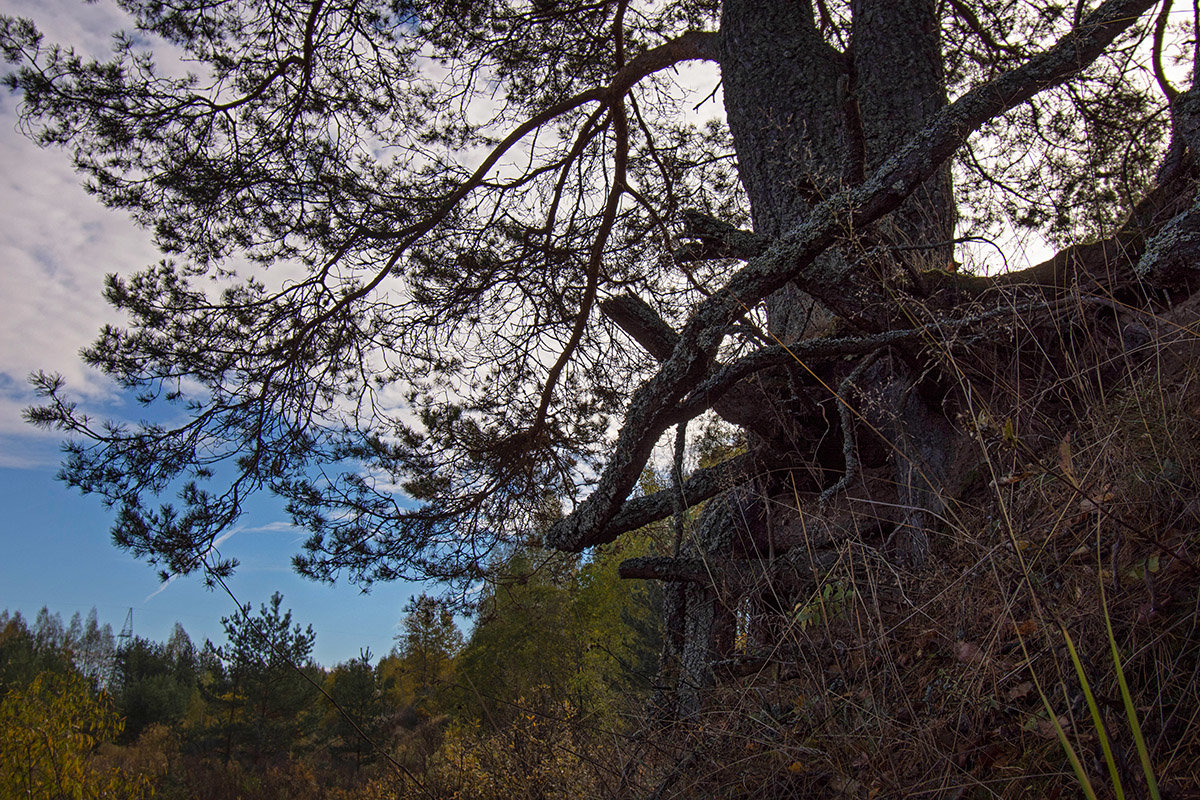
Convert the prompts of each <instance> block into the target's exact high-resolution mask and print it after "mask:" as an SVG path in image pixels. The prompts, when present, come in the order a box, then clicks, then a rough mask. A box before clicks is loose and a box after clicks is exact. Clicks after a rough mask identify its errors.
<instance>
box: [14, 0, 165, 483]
mask: <svg viewBox="0 0 1200 800" xmlns="http://www.w3.org/2000/svg"><path fill="white" fill-rule="evenodd" d="M0 11H3V13H7V14H15V15H17V16H28V17H32V18H33V19H34V20H35V22H36V23H37V25H38V27H39V29H40V30H41V31H42V32H43V33H44V34H45V36H46V41H47V42H63V43H70V44H72V45H74V46H75V47H76V49H77V50H78V51H80V52H82V53H88V54H94V55H102V54H104V53H105V52H107V51H108V49H109V46H110V43H111V38H110V37H111V33H112V31H114V30H116V29H117V28H119V27H121V26H122V25H123V24H125V22H124V17H123V15H122V14H121V12H120V11H119V10H118V9H116V8H115V7H114V6H113V5H112V4H111V3H99V4H84V3H46V2H44V0H0ZM16 106H17V98H16V97H15V96H13V95H11V94H5V95H4V96H3V97H0V163H3V164H4V170H3V173H2V174H0V209H3V212H2V216H0V220H2V221H0V465H3V466H16V467H34V466H44V465H45V464H46V463H47V461H53V460H54V457H55V448H54V447H52V446H50V443H49V441H48V440H49V439H55V440H56V439H57V438H59V437H58V436H57V435H54V434H49V433H39V432H37V431H35V430H33V429H32V428H31V427H30V426H28V425H26V424H25V423H24V422H22V421H21V419H20V410H21V409H22V408H24V407H25V406H27V405H29V404H30V403H31V402H33V401H34V399H35V398H34V395H33V392H32V390H31V389H30V387H29V386H28V384H27V382H26V379H27V376H28V375H29V374H30V373H32V372H34V371H36V370H46V371H48V372H58V373H61V374H62V375H63V376H64V377H65V378H66V379H67V381H68V386H69V388H70V390H71V392H72V394H73V395H75V396H76V397H83V398H87V399H90V400H93V401H94V400H97V399H105V400H111V399H113V398H114V397H115V396H116V393H115V390H114V387H113V385H112V384H111V382H110V381H108V380H107V379H105V378H104V377H103V376H101V375H100V374H98V373H97V372H95V371H94V370H90V369H88V368H87V367H86V366H84V364H83V363H82V361H81V360H80V358H79V350H80V349H81V348H83V347H85V346H87V345H88V344H90V343H91V341H92V340H93V339H94V338H95V336H96V332H97V330H98V329H99V328H100V326H101V325H102V324H103V323H104V322H105V321H112V320H113V319H114V317H115V314H114V312H113V311H112V309H110V308H109V307H108V306H107V304H106V303H105V302H104V300H103V298H102V297H101V290H102V287H103V280H104V275H105V273H107V272H114V271H128V270H130V269H136V268H139V267H142V266H145V265H146V264H149V263H153V262H154V261H156V260H157V259H158V257H159V256H158V254H157V251H156V250H155V248H154V247H153V245H152V244H151V242H150V237H149V236H148V235H147V234H146V233H145V232H144V231H142V230H140V229H138V228H137V227H136V226H134V225H133V224H132V222H130V221H129V219H128V218H127V217H126V216H125V215H123V214H121V213H118V212H114V211H111V210H108V209H105V208H103V207H102V206H101V205H100V204H99V203H98V202H97V201H96V200H95V198H93V197H90V196H89V195H87V194H86V193H85V192H84V191H83V189H82V187H81V186H80V178H79V176H78V175H76V174H75V173H74V171H73V170H72V168H71V163H70V156H69V154H68V153H66V152H64V151H61V150H58V149H46V150H43V149H40V148H38V147H36V146H35V145H34V144H33V143H32V142H30V141H29V140H28V139H26V138H25V137H24V136H23V135H22V134H21V133H20V132H19V131H18V129H17V116H16Z"/></svg>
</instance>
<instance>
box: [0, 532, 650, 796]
mask: <svg viewBox="0 0 1200 800" xmlns="http://www.w3.org/2000/svg"><path fill="white" fill-rule="evenodd" d="M648 543H649V542H648V541H647V539H645V538H644V539H643V541H642V542H641V545H642V546H646V545H647V544H648ZM624 557H625V554H624V552H623V550H622V549H620V548H616V547H613V548H608V549H606V550H604V551H603V552H601V553H598V554H597V556H596V557H595V558H593V559H591V560H589V561H587V562H583V561H581V560H580V559H579V558H577V557H571V556H565V555H563V554H559V553H549V552H546V551H542V550H540V549H538V548H535V547H529V548H523V549H522V550H521V551H519V552H515V553H514V554H513V555H512V557H511V558H509V559H508V560H507V562H506V564H505V565H504V566H503V569H502V572H501V577H500V579H499V580H498V581H497V582H495V583H493V584H490V585H489V588H488V589H487V590H486V591H485V592H484V596H483V597H482V598H481V602H480V604H479V607H478V611H477V614H476V615H475V617H474V619H473V624H472V625H471V628H470V632H469V634H467V635H466V636H465V637H464V635H463V633H462V631H461V630H460V628H459V627H458V625H457V624H456V622H455V618H454V615H453V613H452V611H451V609H450V607H449V606H448V605H447V604H446V603H444V602H443V601H441V600H439V599H437V598H434V597H431V596H429V595H420V596H418V597H415V598H414V599H413V600H412V602H410V604H409V605H408V607H407V608H406V609H405V614H404V616H403V618H402V620H401V621H400V625H399V629H400V633H399V634H398V635H397V636H396V645H395V647H394V648H393V650H392V651H391V652H390V653H388V654H386V655H384V656H383V657H382V658H378V659H376V658H375V657H374V656H373V655H372V654H371V653H370V652H369V651H367V652H361V653H360V654H359V656H358V657H357V658H352V659H349V660H347V661H344V662H342V663H340V664H337V665H335V666H332V667H325V666H322V665H319V664H316V663H315V662H313V661H312V660H311V658H310V654H311V652H312V647H313V644H314V641H315V634H314V633H313V631H312V628H311V627H305V626H303V623H302V621H295V620H293V619H292V616H291V612H290V611H289V610H287V609H286V607H285V603H284V599H283V597H282V596H281V595H280V594H278V593H276V594H274V595H273V596H272V597H271V598H270V599H269V600H268V601H267V602H266V603H263V604H262V605H260V606H259V608H258V609H256V610H255V609H252V608H251V607H250V606H249V605H247V606H246V607H244V608H243V609H242V611H241V613H235V614H233V615H231V616H229V617H225V618H223V619H222V624H223V626H224V628H225V641H224V642H221V643H213V642H211V641H205V642H203V643H202V644H197V643H194V642H193V641H192V640H191V639H190V638H189V636H188V635H187V633H186V632H185V631H184V629H183V627H182V626H180V625H179V624H176V626H175V630H174V632H173V633H172V635H171V636H170V638H169V639H168V640H167V641H166V642H156V641H151V640H148V639H144V638H140V637H135V638H129V639H124V640H122V641H121V642H120V643H118V641H117V637H114V635H113V633H112V629H111V627H110V626H109V625H107V624H105V625H100V624H99V622H98V620H97V617H96V613H95V610H94V609H93V611H92V613H91V614H90V615H89V616H88V617H87V619H86V621H85V620H83V619H81V618H80V615H79V614H76V615H75V616H74V617H73V618H72V619H71V621H70V622H69V623H67V624H64V623H63V620H62V618H61V617H60V616H59V615H57V614H51V613H50V612H49V611H47V610H45V609H43V610H42V611H41V612H40V613H39V614H38V615H37V617H36V619H34V620H33V621H28V620H26V619H24V618H23V617H22V616H21V614H20V613H16V614H9V612H7V611H5V612H3V613H2V614H0V787H3V788H0V797H3V798H5V800H7V799H8V798H47V799H49V798H60V797H82V798H93V797H94V798H101V797H103V798H142V797H150V796H154V797H160V798H201V799H204V800H223V799H224V798H238V797H255V798H281V799H282V798H287V799H288V800H303V798H310V797H312V798H315V797H335V798H345V800H351V799H352V798H364V799H365V798H376V797H409V796H413V797H445V798H449V797H478V798H517V797H564V798H565V797H579V796H595V795H599V794H612V793H613V792H614V791H616V786H617V785H618V784H619V783H620V781H621V779H622V776H621V774H620V769H619V762H618V761H617V760H616V759H615V758H606V757H605V753H606V751H609V750H610V749H611V747H612V743H613V740H614V737H618V738H624V737H626V736H627V735H629V734H631V733H632V732H633V730H634V728H635V727H636V723H635V722H634V721H633V720H634V719H636V718H637V717H638V716H640V710H641V709H640V705H642V704H644V702H645V700H646V698H647V697H648V696H649V691H650V687H651V683H652V681H653V678H654V675H655V672H656V670H657V666H658V654H659V651H660V649H661V630H660V628H661V622H660V620H659V614H660V612H661V598H660V597H659V596H658V595H659V592H658V591H657V587H656V586H654V585H652V584H649V583H644V582H640V581H638V582H630V581H621V580H620V579H619V578H618V577H617V563H618V562H619V561H620V560H621V559H622V558H624ZM610 755H611V754H610Z"/></svg>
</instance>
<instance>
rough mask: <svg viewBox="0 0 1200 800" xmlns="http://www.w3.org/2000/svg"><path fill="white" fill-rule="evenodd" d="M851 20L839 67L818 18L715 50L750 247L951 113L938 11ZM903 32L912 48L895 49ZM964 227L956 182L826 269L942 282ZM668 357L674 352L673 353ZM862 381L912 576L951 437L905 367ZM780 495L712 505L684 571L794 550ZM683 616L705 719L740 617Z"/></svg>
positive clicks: (776, 23)
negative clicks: (771, 511)
mask: <svg viewBox="0 0 1200 800" xmlns="http://www.w3.org/2000/svg"><path fill="white" fill-rule="evenodd" d="M852 10H853V14H854V23H853V41H852V45H851V47H850V48H849V52H847V53H841V52H838V51H837V50H836V49H835V48H834V47H832V46H831V45H830V44H829V43H828V42H826V41H825V40H824V38H823V37H822V35H821V33H820V31H819V30H818V28H817V25H816V21H815V19H814V13H813V9H812V7H811V5H810V4H808V3H797V2H796V0H726V2H725V3H724V6H723V13H722V17H721V34H720V35H721V68H722V77H723V85H724V94H725V106H726V114H727V117H728V120H729V126H730V130H731V132H732V134H733V140H734V147H735V149H736V152H737V157H738V170H739V174H740V175H741V178H742V182H743V185H744V186H745V189H746V193H747V195H748V197H749V199H750V206H751V214H752V219H753V222H754V229H755V233H756V234H757V235H759V236H762V237H764V238H766V239H773V238H776V237H779V236H781V235H783V234H784V233H786V232H787V231H789V230H790V229H791V228H793V227H795V226H796V225H797V224H799V223H800V222H801V221H802V220H803V219H804V217H805V215H806V214H807V213H808V212H809V211H810V210H811V209H812V207H813V206H814V205H815V204H816V203H817V202H820V201H821V200H822V199H824V198H826V197H828V196H830V195H832V194H833V193H835V192H837V191H839V190H841V189H843V188H845V187H846V186H847V185H851V184H857V183H860V182H861V181H862V180H863V175H864V174H866V173H869V172H870V171H873V170H874V169H875V168H876V167H878V166H879V165H880V164H881V163H882V162H883V161H885V160H886V159H887V158H888V156H889V155H891V154H892V153H894V152H896V151H897V150H898V149H899V147H900V145H901V144H902V143H903V142H905V141H906V140H907V139H908V138H909V137H910V136H911V135H912V134H913V133H915V132H916V131H917V130H919V129H920V128H922V127H923V126H924V125H925V124H926V123H927V122H928V121H929V119H930V118H931V117H932V116H933V115H934V114H936V113H937V112H938V111H940V110H941V109H942V108H944V107H945V105H946V90H945V80H944V75H943V72H942V53H941V42H940V36H939V25H938V20H937V14H936V7H935V3H934V2H933V0H899V1H897V0H855V2H854V3H853V4H852ZM898 30H902V31H905V32H906V35H905V36H896V35H895V34H896V31H898ZM764 76H769V79H768V80H764ZM954 221H955V213H954V199H953V191H952V188H951V184H950V171H949V167H948V166H946V167H944V168H942V169H941V170H939V171H938V172H937V174H936V175H935V176H934V177H933V178H931V179H929V180H928V181H927V182H926V183H925V184H924V185H922V186H921V187H920V188H919V189H918V190H917V191H916V192H915V193H914V194H913V195H912V196H911V197H910V198H909V199H908V200H907V201H906V202H905V203H904V204H903V205H901V207H900V208H898V209H897V210H896V211H894V212H893V213H892V214H891V215H889V216H888V217H886V218H885V219H884V220H882V221H881V222H880V223H879V224H877V225H875V226H874V227H873V228H871V229H869V230H867V231H864V232H863V235H864V236H865V237H867V238H868V239H869V240H871V241H868V242H845V243H843V244H842V245H841V246H840V247H832V248H829V250H828V251H827V252H826V253H825V254H823V255H822V256H821V257H820V258H821V259H823V260H825V261H826V262H828V264H827V267H828V268H830V269H835V268H837V267H839V266H840V265H842V264H844V263H845V262H846V260H847V259H848V258H852V257H854V254H855V253H856V252H861V250H862V248H864V247H866V246H871V245H891V246H898V247H899V248H900V249H899V250H897V251H896V252H898V253H904V254H906V255H905V258H906V259H907V260H909V261H910V264H909V266H918V267H921V266H925V265H933V266H939V267H945V266H947V265H948V263H949V261H950V246H949V240H950V239H951V238H952V237H953V230H954ZM908 254H919V256H918V257H917V258H911V257H910V256H909V255H908ZM913 262H915V263H913ZM899 268H900V264H899V263H898V262H897V261H895V260H893V261H890V262H889V261H888V260H887V259H883V260H882V261H880V260H878V259H877V260H876V263H875V269H877V270H880V271H881V275H880V277H881V278H886V277H887V275H885V274H883V273H896V272H898V271H899ZM767 318H768V328H769V332H770V333H771V335H772V336H774V337H776V338H777V339H779V340H781V341H782V342H784V343H789V344H790V343H793V342H796V341H798V340H801V339H804V338H808V337H811V336H813V335H817V334H819V333H821V332H822V331H825V330H827V329H828V326H829V325H830V323H831V322H832V321H833V315H832V314H831V312H830V311H828V310H827V309H825V308H824V307H823V306H821V305H820V304H819V303H817V302H816V301H815V300H814V299H813V298H812V297H811V296H809V295H808V294H806V293H804V292H803V291H801V290H800V289H799V288H798V287H796V286H795V285H793V284H788V285H786V286H784V287H783V288H781V289H779V290H777V291H776V292H775V293H773V294H772V295H771V296H770V297H768V298H767ZM660 349H663V351H664V353H665V352H666V349H665V346H664V347H663V348H660ZM843 377H844V376H843ZM858 381H859V383H858V384H857V385H856V386H855V387H853V388H855V389H856V390H858V392H859V393H860V394H863V395H873V396H875V397H877V398H879V399H880V400H881V401H882V402H878V403H875V404H874V405H873V406H871V407H866V406H864V411H865V412H866V414H867V416H868V417H869V419H870V421H871V422H872V427H874V428H875V429H876V430H878V431H880V432H882V433H883V435H884V436H885V437H886V438H887V439H888V440H889V441H888V443H887V448H888V449H889V450H890V456H889V457H890V459H891V464H892V466H891V474H892V475H893V479H894V485H895V486H896V489H895V491H894V497H892V498H889V502H890V503H891V504H893V505H895V506H896V507H897V508H900V509H906V510H905V511H904V512H903V513H901V514H900V515H899V517H898V519H896V520H895V528H894V530H893V531H892V532H891V543H892V545H893V548H894V551H895V553H896V555H897V556H898V557H899V558H898V560H900V561H902V562H905V563H907V564H909V565H917V564H919V563H921V562H922V561H923V560H924V558H925V555H926V552H927V546H928V540H927V536H926V532H925V527H926V524H927V518H926V513H927V512H928V511H935V512H936V511H938V510H940V502H939V500H938V497H939V488H940V487H939V486H938V482H939V478H940V476H941V475H943V474H944V472H945V469H946V464H947V455H946V452H945V445H946V443H947V442H948V441H949V439H950V438H951V437H950V432H949V430H948V427H949V426H948V425H947V424H946V423H945V421H944V420H943V419H941V417H940V414H939V411H938V410H937V409H931V408H930V407H929V405H928V404H927V403H926V402H925V401H924V399H923V397H922V395H921V393H920V392H919V391H917V387H916V386H915V385H914V381H913V378H912V372H911V370H910V369H908V368H907V367H905V366H903V365H902V364H900V363H899V362H898V361H897V360H896V359H882V360H879V361H877V362H876V363H875V366H874V367H873V368H872V369H871V370H868V371H866V372H865V373H864V374H862V375H860V376H859V377H858ZM767 384H768V385H774V386H775V388H776V390H775V392H774V396H773V397H769V398H767V399H768V405H771V404H773V405H774V406H775V408H767V407H760V411H759V413H760V414H761V415H762V416H764V417H767V416H772V417H775V418H779V417H783V416H786V415H788V414H792V415H795V414H796V413H797V410H798V408H804V409H806V410H807V412H808V416H813V417H816V423H817V424H818V425H820V424H824V421H825V420H828V419H838V418H839V417H840V418H841V419H842V421H843V424H848V421H849V419H850V416H849V415H840V414H839V413H838V408H837V406H836V403H838V402H841V401H840V400H837V399H834V398H828V397H826V398H822V399H823V400H824V401H825V403H826V405H827V407H826V409H825V411H824V412H821V411H817V412H816V413H815V414H814V413H813V406H812V404H811V403H809V404H807V405H806V404H803V403H802V404H799V405H797V404H796V403H795V398H793V397H790V396H784V395H785V392H786V391H787V389H786V387H787V386H788V385H789V381H788V380H787V376H786V371H785V373H781V375H780V376H777V378H776V379H775V380H774V381H772V380H771V379H769V378H768V379H767ZM864 384H868V385H864ZM864 390H866V391H864ZM743 405H746V404H743ZM726 416H727V418H728V417H729V416H730V415H728V414H727V415H726ZM739 422H741V421H740V420H739ZM796 423H797V424H796V426H795V428H796V429H797V430H798V429H802V428H804V427H805V426H806V425H807V426H808V427H812V426H813V425H814V420H812V419H797V420H796ZM742 424H743V425H744V427H746V428H747V432H748V435H749V440H750V445H751V458H752V459H753V458H754V457H755V451H759V452H760V453H761V456H762V458H761V459H760V460H761V461H767V460H771V461H776V462H778V460H779V457H778V452H777V451H778V450H779V449H781V448H784V449H786V448H787V447H788V446H789V443H788V442H787V440H786V436H784V437H771V438H768V437H767V436H763V435H762V431H763V426H762V425H745V423H744V422H743V423H742ZM841 435H842V436H844V435H845V432H844V431H843V432H841ZM837 438H838V436H837V435H836V433H835V435H834V436H830V437H827V439H828V441H830V442H835V441H836V440H837ZM790 445H791V446H792V447H794V446H795V445H796V442H794V441H793V442H791V443H790ZM841 450H842V448H837V447H834V448H833V449H832V456H833V461H834V462H835V463H833V464H832V465H829V466H831V467H832V469H833V471H834V472H836V470H838V469H841V470H848V469H849V463H850V459H851V458H852V457H853V456H851V455H850V454H849V453H846V454H845V456H844V458H845V461H844V463H842V464H837V463H836V461H837V459H838V458H841V457H843V453H842V452H841ZM828 455H829V454H827V456H828ZM811 457H812V454H811V453H807V452H805V453H800V452H796V453H795V459H794V462H795V464H797V465H798V464H800V463H802V462H803V461H804V460H806V459H811ZM823 466H824V465H823ZM792 489H793V490H794V486H793V487H792ZM776 491H779V492H780V493H781V494H786V487H784V486H776V487H775V488H772V482H771V481H768V480H760V481H757V482H756V485H755V486H754V488H753V489H744V490H736V491H730V492H726V493H725V494H723V495H719V496H717V497H715V498H714V499H712V500H711V501H709V506H708V507H707V508H706V510H705V512H704V514H703V515H702V516H701V518H700V520H699V521H698V523H697V530H696V531H695V535H694V539H693V542H692V543H691V544H690V546H689V547H688V548H687V549H686V550H685V552H684V553H683V554H682V555H684V556H687V557H691V558H701V559H703V558H720V557H723V556H726V555H729V554H730V550H731V548H734V549H737V550H740V551H742V556H741V557H746V556H747V555H750V556H753V557H756V558H762V557H764V554H766V553H768V552H774V547H775V543H776V542H780V541H783V540H785V539H787V538H788V537H787V534H786V532H785V531H782V530H774V529H773V528H776V527H779V525H778V524H776V523H774V522H773V521H772V520H771V519H770V518H769V517H768V516H765V515H763V514H761V513H759V512H760V511H761V510H762V509H765V508H767V507H769V506H770V505H771V501H772V500H773V499H776V498H773V497H772V494H773V493H774V492H776ZM756 493H757V495H758V496H757V498H756V496H755V495H756ZM764 498H765V499H766V501H767V502H763V500H764ZM779 499H783V500H784V501H785V502H789V501H790V500H791V498H779ZM756 515H757V516H762V517H763V519H762V520H760V521H759V522H758V523H756V524H754V525H751V527H752V528H755V530H741V531H739V534H738V537H735V536H734V530H733V528H734V526H735V525H737V526H738V527H740V528H746V521H747V520H748V519H750V518H752V517H755V516H756ZM739 537H740V542H739V543H738V544H736V545H735V544H734V541H735V539H737V538H739ZM681 600H682V602H683V605H684V610H683V614H682V616H681V617H680V618H679V619H678V621H677V623H676V624H679V625H682V626H683V628H684V631H683V635H682V637H681V638H682V647H681V648H680V651H679V652H676V653H674V654H673V660H675V661H676V662H677V663H678V664H679V665H680V667H681V670H680V676H679V677H680V697H679V699H680V707H681V710H682V711H684V712H685V713H688V712H694V711H695V710H696V709H697V708H698V705H699V690H700V689H702V688H703V687H704V686H706V685H708V684H709V683H710V682H711V681H712V679H713V676H712V673H711V664H712V663H713V662H714V661H716V660H719V659H721V658H722V657H725V656H728V655H729V653H728V652H727V651H729V650H730V649H731V647H732V643H733V641H734V638H735V637H734V635H733V632H734V630H735V628H736V624H735V622H736V620H735V602H731V600H730V598H728V597H725V598H722V597H719V596H718V593H717V591H716V587H707V586H704V585H702V584H689V585H688V587H687V588H686V590H685V592H684V595H683V596H682V598H681ZM751 600H753V598H751ZM752 604H753V603H752ZM774 612H775V613H778V609H774ZM753 613H754V610H753V609H752V610H751V614H752V615H753ZM763 613H771V611H770V610H766V609H764V610H763ZM767 629H769V626H767Z"/></svg>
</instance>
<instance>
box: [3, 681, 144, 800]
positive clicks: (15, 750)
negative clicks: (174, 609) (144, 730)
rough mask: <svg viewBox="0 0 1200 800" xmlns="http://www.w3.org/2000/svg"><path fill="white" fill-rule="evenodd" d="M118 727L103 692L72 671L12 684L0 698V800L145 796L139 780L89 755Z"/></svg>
mask: <svg viewBox="0 0 1200 800" xmlns="http://www.w3.org/2000/svg"><path fill="white" fill-rule="evenodd" d="M122 726H123V723H122V720H121V718H120V717H119V716H118V715H117V713H116V711H114V710H113V707H112V703H111V701H110V700H109V699H108V696H107V695H105V694H103V693H101V694H100V695H99V696H97V695H96V694H94V693H93V691H92V688H91V686H90V685H89V684H88V682H87V680H86V679H84V678H83V677H82V676H80V675H78V674H65V675H60V674H57V673H51V672H43V673H42V674H40V675H38V676H37V677H36V678H35V679H34V680H33V682H32V683H30V684H29V685H28V686H26V687H24V688H20V689H13V690H12V691H10V692H9V693H8V694H7V695H5V696H4V699H3V700H2V701H0V800H9V799H10V798H12V800H16V798H25V799H26V800H35V798H46V800H59V798H78V799H79V800H83V799H84V798H105V800H110V799H111V800H123V799H124V798H143V797H149V796H150V795H151V794H152V791H153V790H152V788H151V786H150V783H149V781H147V780H146V779H145V778H144V777H141V776H130V775H128V774H126V773H125V772H124V771H123V770H121V769H117V768H113V767H105V766H104V765H101V764H97V763H96V761H95V759H94V758H93V753H94V752H95V750H96V748H97V747H98V746H99V745H100V744H103V743H105V742H111V741H112V740H113V739H115V738H116V737H117V735H118V734H119V733H120V732H121V728H122Z"/></svg>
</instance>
